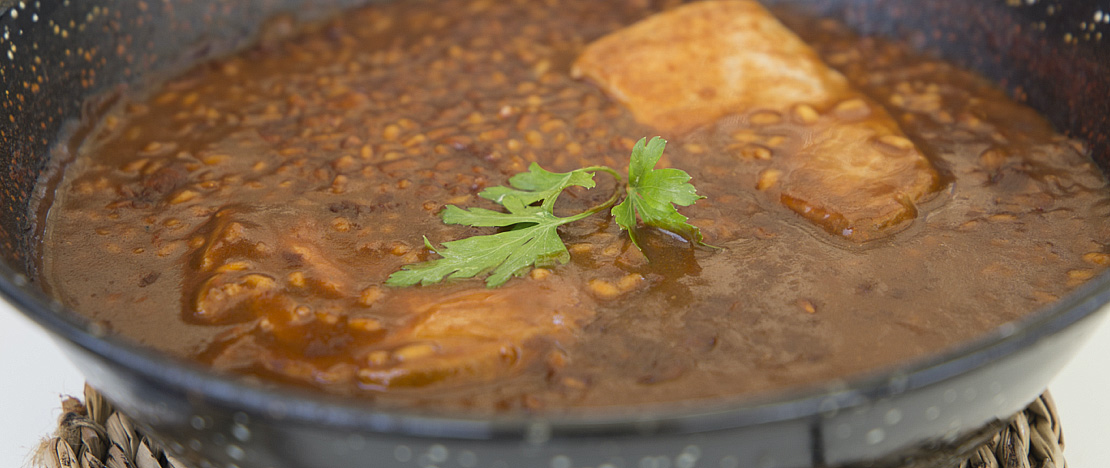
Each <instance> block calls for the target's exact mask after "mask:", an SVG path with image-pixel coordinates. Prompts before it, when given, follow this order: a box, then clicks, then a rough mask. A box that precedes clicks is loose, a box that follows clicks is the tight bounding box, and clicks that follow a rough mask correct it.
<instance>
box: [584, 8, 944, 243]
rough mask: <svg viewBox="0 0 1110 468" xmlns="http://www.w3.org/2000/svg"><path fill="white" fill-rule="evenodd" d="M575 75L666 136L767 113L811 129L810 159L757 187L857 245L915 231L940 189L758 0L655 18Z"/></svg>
mask: <svg viewBox="0 0 1110 468" xmlns="http://www.w3.org/2000/svg"><path fill="white" fill-rule="evenodd" d="M572 73H573V74H574V75H575V76H576V77H584V78H587V79H589V80H591V81H593V82H595V83H596V84H598V85H599V86H601V88H602V89H604V90H605V91H606V92H607V93H608V94H609V95H610V96H612V97H613V98H614V99H616V100H618V101H620V102H621V103H623V104H624V105H625V106H626V107H627V108H628V109H629V110H630V111H631V112H632V114H633V115H634V116H635V117H636V119H637V120H638V121H640V122H641V123H644V124H646V125H650V126H652V127H655V128H656V129H658V130H659V131H660V132H662V133H663V134H664V136H671V137H675V136H681V135H683V134H685V133H687V132H689V131H691V130H693V129H695V128H697V127H700V126H704V125H706V124H710V123H713V122H715V121H717V120H719V119H720V118H721V117H724V116H729V115H748V116H751V115H754V114H753V112H756V111H761V112H763V113H764V114H766V115H769V116H771V117H772V118H791V119H794V120H795V121H797V122H799V123H803V124H806V125H809V126H810V128H811V129H812V130H813V131H812V132H810V133H808V134H807V136H806V141H805V143H804V144H803V145H802V147H801V150H800V151H797V152H793V153H792V154H775V155H774V156H773V157H772V158H771V162H770V167H769V169H768V171H765V174H766V177H764V178H761V181H760V184H759V186H758V187H757V188H759V189H760V190H765V191H767V192H768V193H769V194H771V195H772V196H774V195H776V194H777V195H778V197H779V200H780V201H781V202H782V203H783V204H784V205H786V206H787V207H789V208H790V209H791V210H793V211H795V212H797V213H798V214H800V215H802V216H803V217H805V218H806V219H808V220H810V221H812V222H814V223H816V224H817V225H819V226H821V227H822V228H824V229H825V230H826V231H829V232H830V233H833V234H836V235H840V236H843V237H845V238H848V239H850V240H853V241H856V242H864V241H868V240H872V239H876V238H880V237H884V236H886V235H888V234H890V233H892V232H895V231H897V230H898V229H899V228H901V227H904V225H905V224H906V223H907V222H909V221H911V220H913V218H915V217H916V215H917V210H916V208H915V205H916V203H917V202H919V201H921V200H922V199H924V198H926V197H928V196H929V195H930V194H931V193H933V192H934V191H936V190H937V188H938V186H939V183H938V176H937V173H936V171H935V170H934V169H933V167H932V165H931V164H930V163H929V161H928V160H927V159H926V158H925V157H924V156H923V155H922V154H921V152H920V151H919V150H918V149H917V147H916V146H915V145H914V144H913V143H912V142H911V141H910V140H908V139H906V138H905V135H904V134H903V133H902V131H901V129H900V128H899V127H898V124H897V123H896V122H895V121H894V119H893V118H892V117H891V116H890V115H889V114H888V113H887V112H886V111H885V110H884V109H883V108H882V107H881V106H879V105H877V104H875V103H874V102H872V101H871V100H869V99H868V98H866V97H865V96H863V95H862V94H861V93H859V92H858V91H856V90H854V89H852V87H851V86H850V85H849V84H848V82H847V80H846V79H845V78H844V76H843V75H841V74H840V73H839V72H837V71H836V70H833V69H832V68H830V67H828V66H827V65H825V64H824V63H823V62H822V61H821V60H820V58H819V57H818V56H817V54H816V53H815V52H814V51H813V49H811V48H810V47H809V46H808V45H806V44H805V43H804V42H802V40H801V39H799V38H798V37H797V36H796V35H794V33H792V32H791V31H790V30H789V29H787V28H786V27H785V26H783V25H782V24H781V23H780V22H779V21H778V20H777V19H775V17H774V16H772V15H771V14H770V12H768V11H767V10H766V9H764V8H763V7H762V6H761V5H759V4H758V3H757V2H754V1H748V0H735V1H704V2H697V3H692V4H688V5H684V6H681V7H678V8H675V9H673V10H670V11H667V12H663V13H660V14H657V15H654V16H652V17H649V18H647V19H645V20H643V21H640V22H639V23H636V24H634V25H631V26H629V27H626V28H624V29H621V30H618V31H616V32H614V33H611V34H609V35H607V36H605V37H602V38H601V39H598V40H597V41H595V42H593V43H591V44H589V45H588V46H587V47H586V49H585V50H584V51H583V53H582V54H581V55H580V56H579V57H578V60H577V61H576V62H575V64H574V68H573V71H572ZM766 115H765V116H764V117H766Z"/></svg>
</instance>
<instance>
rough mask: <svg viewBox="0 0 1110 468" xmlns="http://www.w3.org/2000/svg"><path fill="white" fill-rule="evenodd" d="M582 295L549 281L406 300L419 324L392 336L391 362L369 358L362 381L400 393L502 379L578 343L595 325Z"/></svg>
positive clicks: (413, 296) (386, 344)
mask: <svg viewBox="0 0 1110 468" xmlns="http://www.w3.org/2000/svg"><path fill="white" fill-rule="evenodd" d="M578 289H579V288H577V287H575V286H574V285H571V284H568V283H566V282H564V281H563V280H561V279H559V278H556V277H549V278H547V279H545V280H542V281H536V282H535V283H532V284H528V283H523V282H513V283H510V284H508V285H505V286H502V287H500V288H497V289H492V290H491V289H481V290H468V291H461V292H458V293H453V294H448V295H446V296H444V297H441V298H439V299H431V300H430V299H428V297H427V292H426V291H425V292H424V293H425V294H408V296H411V297H408V298H403V297H402V298H399V299H400V300H399V301H397V302H395V304H398V305H399V306H400V307H399V308H400V309H405V308H406V305H407V308H408V309H409V310H411V311H412V313H413V315H414V316H416V317H417V318H416V319H415V320H413V321H412V322H411V325H410V326H409V327H406V328H405V329H402V330H398V331H396V332H394V333H391V334H390V335H389V336H387V337H386V339H385V340H384V341H383V343H381V345H380V347H381V349H389V350H391V351H390V352H389V354H388V356H389V358H388V359H385V360H383V361H381V362H374V361H375V359H374V358H373V356H374V355H373V354H371V355H370V359H369V361H370V362H371V365H370V366H369V367H366V368H363V369H362V370H361V371H360V372H359V379H360V380H361V382H362V383H363V385H371V386H378V387H382V388H398V387H420V386H425V385H428V384H432V383H436V382H440V381H455V382H458V381H488V380H490V379H491V378H493V377H496V376H504V375H505V374H506V373H509V372H511V371H512V370H513V369H516V368H519V367H521V366H524V365H526V364H527V363H528V362H531V361H533V360H535V359H536V358H537V357H540V356H539V355H540V354H541V353H542V352H543V350H545V349H550V347H551V345H552V344H553V343H556V342H563V343H564V344H565V342H566V341H568V340H571V339H573V338H574V335H575V334H576V332H577V331H578V330H580V329H581V327H582V326H583V325H584V323H585V322H586V321H588V320H589V319H591V318H593V315H594V312H593V310H592V309H590V308H588V307H586V305H585V304H584V303H583V301H582V298H581V297H580V293H579V291H578ZM398 293H399V294H400V295H406V294H407V293H408V292H407V291H399V292H398ZM429 301H430V302H429ZM406 303H407V304H406ZM401 304H405V305H401ZM379 355H380V356H382V357H385V356H386V354H382V353H379Z"/></svg>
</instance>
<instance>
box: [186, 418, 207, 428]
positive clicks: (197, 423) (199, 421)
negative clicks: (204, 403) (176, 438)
mask: <svg viewBox="0 0 1110 468" xmlns="http://www.w3.org/2000/svg"><path fill="white" fill-rule="evenodd" d="M189 425H190V426H193V429H196V430H198V431H200V430H203V429H204V427H205V423H204V418H202V417H200V416H193V417H192V418H191V419H189Z"/></svg>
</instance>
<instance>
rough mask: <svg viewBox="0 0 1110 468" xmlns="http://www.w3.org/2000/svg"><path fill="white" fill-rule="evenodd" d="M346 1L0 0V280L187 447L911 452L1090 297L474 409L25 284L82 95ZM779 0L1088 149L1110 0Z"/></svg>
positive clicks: (1022, 399)
mask: <svg viewBox="0 0 1110 468" xmlns="http://www.w3.org/2000/svg"><path fill="white" fill-rule="evenodd" d="M350 3H354V2H352V1H349V0H330V1H312V2H296V1H292V0H241V1H236V2H215V1H202V0H179V1H172V2H171V1H169V0H166V1H152V0H148V1H146V2H143V1H136V2H97V1H92V0H37V1H35V0H24V1H10V0H0V30H2V34H3V35H2V36H0V89H2V90H3V93H4V94H3V95H2V96H0V109H3V112H2V113H0V158H2V160H3V166H2V167H3V169H4V170H3V171H0V205H2V209H0V257H2V259H3V262H0V292H2V293H3V295H4V297H5V298H6V299H7V300H8V301H10V302H11V303H13V304H14V305H15V306H16V308H18V309H19V310H21V311H22V312H23V313H25V314H26V315H27V316H28V317H30V318H31V319H33V320H34V321H36V322H38V323H39V324H40V325H41V326H43V327H44V328H46V329H47V330H49V331H50V332H51V333H53V335H54V337H55V338H56V340H57V341H58V344H59V345H60V346H61V347H62V348H63V349H64V350H65V351H66V353H68V355H69V356H70V358H71V359H72V360H73V361H74V362H75V363H76V364H77V365H78V367H79V368H81V370H82V371H83V372H84V373H85V375H86V377H87V379H88V381H89V382H90V383H91V384H92V385H93V386H94V387H96V388H97V389H99V390H101V391H102V392H103V393H104V395H105V396H107V397H108V399H109V400H111V401H112V402H113V403H114V404H115V405H116V407H117V408H118V409H120V410H122V411H123V412H125V413H126V414H128V415H130V416H131V417H132V418H133V419H134V420H135V421H136V422H137V423H138V424H139V426H140V427H141V428H142V429H145V430H147V431H148V433H152V434H155V435H157V436H158V437H159V438H160V439H162V441H163V442H164V443H165V446H166V447H167V448H168V449H169V450H171V451H172V452H175V453H177V454H178V456H179V457H180V458H182V459H184V460H188V461H192V462H194V463H195V464H196V465H198V466H221V467H223V466H228V467H230V466H237V467H248V466H249V467H267V466H273V467H285V466H290V467H300V466H343V467H347V466H373V467H376V466H397V467H431V466H436V467H463V468H469V467H476V466H490V467H505V468H509V467H512V468H517V467H551V468H572V467H660V468H669V467H680V468H688V467H695V466H696V467H723V468H727V467H740V466H755V467H780V468H796V467H811V466H812V467H826V466H855V465H874V466H883V465H892V464H895V463H898V462H900V461H903V460H904V459H906V458H909V457H917V458H919V459H921V460H926V459H927V458H928V455H927V454H928V453H930V449H932V448H935V447H937V446H938V445H941V444H946V443H954V442H957V441H961V440H962V441H967V440H974V434H975V433H976V432H977V431H979V430H980V429H982V428H983V427H988V426H989V425H990V424H991V423H992V422H995V421H997V420H999V419H1005V418H1006V417H1008V416H1010V415H1011V414H1013V413H1016V412H1017V411H1019V410H1020V409H1022V408H1023V407H1025V406H1026V405H1027V404H1028V403H1029V402H1031V401H1032V400H1033V399H1034V398H1035V397H1036V396H1037V395H1039V394H1040V393H1041V392H1042V391H1043V390H1044V388H1045V386H1046V384H1047V383H1048V381H1049V380H1050V379H1051V378H1052V376H1053V375H1054V374H1055V373H1056V372H1057V371H1058V370H1059V369H1060V368H1061V367H1062V366H1063V365H1064V363H1065V362H1066V361H1067V360H1068V359H1069V358H1070V356H1071V355H1072V354H1073V352H1074V351H1075V350H1076V349H1077V348H1078V346H1079V345H1080V344H1082V342H1083V340H1084V339H1085V338H1087V336H1088V335H1090V334H1091V333H1092V332H1093V330H1094V325H1095V323H1094V322H1095V321H1096V320H1099V319H1101V318H1102V317H1103V316H1105V315H1106V314H1107V312H1106V311H1107V310H1108V308H1107V306H1106V304H1107V303H1108V302H1110V275H1107V274H1103V275H1101V276H1099V277H1097V278H1095V279H1093V280H1092V281H1090V282H1089V283H1087V284H1086V285H1085V286H1083V287H1081V288H1079V289H1078V290H1076V291H1075V292H1074V293H1072V294H1071V295H1070V296H1068V297H1066V298H1064V299H1062V300H1061V301H1060V302H1058V303H1056V304H1054V305H1052V306H1050V307H1047V308H1045V309H1044V310H1041V311H1039V312H1038V313H1036V314H1034V315H1032V316H1030V317H1028V318H1027V319H1025V320H1023V321H1022V322H1020V323H1017V324H1011V325H1007V326H1004V327H1002V328H999V329H997V330H995V331H993V332H992V333H990V334H988V335H987V336H984V337H982V338H981V339H979V340H978V341H975V342H973V343H968V344H966V345H965V346H963V347H961V348H959V349H957V350H954V351H950V352H948V353H946V354H943V355H937V356H930V357H927V358H924V359H922V360H918V361H915V362H910V363H906V364H905V365H904V366H902V367H900V368H898V369H896V370H894V371H890V372H886V373H882V374H873V375H870V376H865V377H861V378H856V379H852V380H840V381H832V382H826V383H823V384H821V385H817V386H814V387H810V388H799V389H794V390H792V391H790V392H789V393H784V394H781V395H777V396H775V397H767V396H764V397H761V398H759V399H747V400H741V401H731V402H727V403H719V404H717V405H715V406H708V407H707V406H698V407H693V408H691V407H667V406H660V407H651V408H639V409H637V410H636V411H613V412H601V413H592V414H588V415H573V416H557V417H547V418H544V417H526V416H514V415H509V416H504V417H498V418H493V419H480V418H473V417H460V416H457V415H455V416H453V415H444V414H436V413H428V412H424V413H419V412H396V411H391V412H380V411H376V410H375V409H374V408H373V407H371V406H368V405H366V404H364V403H359V402H357V401H350V400H343V399H339V398H336V397H327V396H321V395H315V394H310V393H307V392H304V391H298V390H293V389H262V388H257V387H253V386H251V385H249V384H247V383H243V382H241V381H238V380H235V379H232V378H228V377H225V376H220V375H216V374H214V373H212V372H209V371H207V370H205V369H201V368H198V367H195V366H193V365H190V364H188V363H186V362H184V361H181V360H177V359H174V358H170V357H167V356H164V355H161V354H159V353H156V352H153V351H151V350H148V349H143V348H139V347H136V346H134V345H132V344H129V343H128V342H126V341H124V340H121V339H119V338H117V337H114V336H110V335H107V334H106V333H104V330H103V329H102V328H100V327H98V326H97V325H96V324H93V323H90V322H88V321H87V320H85V319H84V318H82V317H81V316H80V315H78V314H76V313H74V312H72V311H69V310H66V308H65V307H63V306H61V305H60V304H58V303H57V302H54V301H52V300H51V299H50V298H49V296H47V295H46V294H44V293H43V291H42V288H41V286H40V285H39V284H37V283H36V281H35V278H36V275H35V268H36V257H37V255H38V239H37V237H36V233H35V230H34V229H33V226H32V220H33V219H34V214H33V210H34V209H35V207H32V206H30V200H31V196H32V192H33V188H34V186H35V182H36V180H37V178H38V177H39V176H40V174H41V173H42V171H43V169H44V167H45V165H46V156H47V154H48V153H49V149H50V147H51V145H53V144H56V143H57V135H58V134H59V132H60V131H61V130H62V128H63V126H64V125H65V124H66V123H67V122H72V121H74V120H75V119H78V118H79V117H80V115H81V113H82V109H83V105H84V104H83V103H85V102H86V99H87V98H89V97H91V96H95V95H97V94H98V93H102V92H104V91H106V90H110V89H112V88H113V87H116V86H119V85H120V84H123V83H134V82H138V81H140V80H144V79H149V78H150V77H151V76H152V74H154V73H170V72H172V71H173V70H180V69H182V68H183V67H184V66H186V65H188V64H189V63H192V62H195V61H196V60H198V59H202V58H204V57H208V56H211V55H214V54H218V53H222V52H226V51H228V50H231V49H233V48H235V47H237V46H239V45H242V44H243V42H244V41H245V40H247V39H248V38H249V37H250V36H251V33H252V32H253V31H254V30H255V29H256V26H257V25H258V24H260V22H261V21H263V20H264V19H265V18H266V17H268V16H271V15H273V14H275V13H278V12H291V13H294V14H296V15H298V16H302V17H313V16H319V15H323V14H327V13H328V12H330V11H334V10H335V9H337V8H339V7H342V6H345V5H346V4H350ZM791 3H796V4H797V5H796V6H797V7H798V8H802V9H805V10H809V11H813V12H815V13H818V14H822V15H826V16H831V17H835V18H839V19H842V20H844V21H846V22H847V23H848V24H849V25H851V26H852V27H854V28H856V29H857V30H859V31H860V32H863V33H868V34H882V35H887V36H893V37H897V38H902V39H905V40H909V41H910V42H911V43H912V44H914V45H915V46H917V47H919V48H922V49H925V50H929V51H932V52H934V53H936V54H938V55H940V56H942V57H944V58H947V59H949V60H951V61H954V62H956V63H959V64H962V65H965V66H968V67H971V68H973V69H975V70H978V71H979V72H981V73H983V74H985V75H987V76H988V77H990V78H992V79H994V80H995V81H996V82H997V83H998V84H999V85H1000V86H1001V87H1003V88H1004V89H1006V90H1007V91H1009V92H1010V93H1011V95H1012V96H1014V97H1015V98H1017V99H1019V100H1023V101H1026V102H1028V103H1029V104H1030V105H1031V106H1033V107H1034V108H1036V109H1037V110H1039V111H1040V112H1041V113H1043V114H1044V115H1046V116H1047V117H1048V118H1049V119H1050V120H1051V121H1052V122H1053V123H1054V124H1055V125H1056V126H1057V128H1058V129H1060V130H1061V131H1063V132H1065V133H1067V134H1069V135H1071V136H1075V137H1079V138H1083V139H1086V140H1087V141H1088V142H1089V143H1090V147H1091V148H1092V152H1093V156H1094V158H1095V160H1096V161H1097V162H1098V164H1099V165H1100V167H1101V168H1102V169H1103V170H1104V171H1107V170H1110V136H1108V133H1107V132H1106V130H1107V129H1110V125H1108V116H1110V2H1106V1H1102V2H1087V1H1078V0H1077V1H1060V2H1054V1H1045V0H1041V1H1037V2H1025V1H1021V2H1011V1H1004V0H992V1H986V0H984V1H978V2H967V1H965V0H932V1H914V0H844V1H836V0H813V1H796V2H791ZM1103 35H1106V36H1107V37H1106V38H1103V37H1102V36H1103ZM86 52H90V53H89V54H88V57H90V58H88V59H86V57H85V55H86ZM934 461H935V460H934Z"/></svg>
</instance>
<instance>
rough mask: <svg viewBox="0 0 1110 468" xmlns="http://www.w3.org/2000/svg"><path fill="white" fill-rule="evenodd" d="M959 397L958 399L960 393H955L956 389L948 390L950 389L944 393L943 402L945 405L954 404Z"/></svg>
mask: <svg viewBox="0 0 1110 468" xmlns="http://www.w3.org/2000/svg"><path fill="white" fill-rule="evenodd" d="M959 397H960V393H959V392H957V391H956V389H954V388H950V389H948V390H945V391H944V402H945V403H955V402H956V399H957V398H959Z"/></svg>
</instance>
